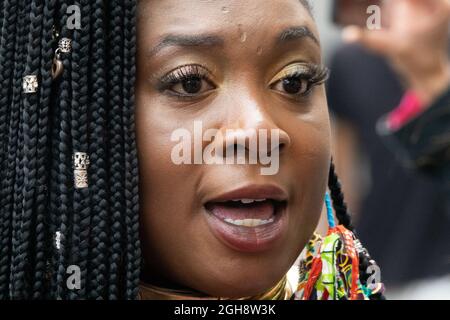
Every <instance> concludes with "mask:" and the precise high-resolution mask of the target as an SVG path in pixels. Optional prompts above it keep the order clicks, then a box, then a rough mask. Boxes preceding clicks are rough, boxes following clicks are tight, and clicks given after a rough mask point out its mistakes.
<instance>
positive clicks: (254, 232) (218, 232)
mask: <svg viewBox="0 0 450 320" xmlns="http://www.w3.org/2000/svg"><path fill="white" fill-rule="evenodd" d="M287 203H288V201H287V196H286V194H285V193H284V191H282V190H281V189H279V188H276V187H272V186H269V187H267V186H250V187H247V188H241V189H237V190H235V191H232V192H229V193H227V194H224V195H222V196H219V197H216V198H215V199H212V200H210V201H208V202H206V203H205V204H204V208H205V212H206V218H207V219H206V220H207V222H208V224H209V226H210V228H211V229H212V231H213V234H214V235H215V236H216V237H217V238H218V239H219V240H221V241H222V242H223V243H225V244H226V245H228V246H229V247H231V248H233V249H235V250H238V251H245V252H257V251H263V250H267V249H269V248H271V247H272V246H273V245H275V243H276V241H277V239H278V238H280V236H281V235H282V234H283V233H284V232H285V231H286V228H287V214H285V212H286V208H287Z"/></svg>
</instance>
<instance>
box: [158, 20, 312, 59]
mask: <svg viewBox="0 0 450 320" xmlns="http://www.w3.org/2000/svg"><path fill="white" fill-rule="evenodd" d="M303 38H309V39H311V40H313V41H314V43H316V44H317V45H320V42H319V40H318V39H317V38H316V36H315V35H314V33H313V32H312V31H311V30H310V29H309V28H308V27H306V26H297V27H289V28H287V29H284V30H283V31H282V32H280V33H279V35H278V37H277V38H276V39H277V40H276V41H277V43H280V44H281V43H284V42H289V41H292V40H299V39H303ZM224 43H225V40H224V39H223V38H221V37H219V36H217V35H209V34H206V35H182V34H169V35H167V36H165V37H164V38H163V39H162V40H161V42H159V43H158V45H156V46H155V47H153V48H152V49H151V50H150V51H149V56H152V55H155V54H156V53H158V52H159V51H161V50H162V49H164V48H166V47H217V46H223V45H224Z"/></svg>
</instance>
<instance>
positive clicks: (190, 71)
mask: <svg viewBox="0 0 450 320" xmlns="http://www.w3.org/2000/svg"><path fill="white" fill-rule="evenodd" d="M208 75H209V71H208V70H207V69H206V68H204V67H202V66H200V65H185V66H181V67H179V68H177V69H175V70H173V71H171V72H169V73H168V74H167V75H165V76H164V77H163V78H162V79H161V80H160V85H159V90H160V91H161V92H165V93H167V94H170V95H175V96H178V97H187V98H189V97H196V96H200V95H202V94H203V93H206V92H208V91H210V90H214V89H215V88H216V87H215V86H214V84H213V83H212V81H211V80H209V77H208Z"/></svg>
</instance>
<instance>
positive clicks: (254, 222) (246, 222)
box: [225, 218, 274, 227]
mask: <svg viewBox="0 0 450 320" xmlns="http://www.w3.org/2000/svg"><path fill="white" fill-rule="evenodd" d="M273 221H274V218H270V219H267V220H262V219H243V220H233V219H225V222H228V223H231V224H234V225H236V226H244V227H258V226H263V225H265V224H269V223H272V222H273Z"/></svg>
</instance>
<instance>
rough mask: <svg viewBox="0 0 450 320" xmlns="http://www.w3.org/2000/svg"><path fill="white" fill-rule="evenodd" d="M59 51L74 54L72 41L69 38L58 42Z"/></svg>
mask: <svg viewBox="0 0 450 320" xmlns="http://www.w3.org/2000/svg"><path fill="white" fill-rule="evenodd" d="M58 49H59V50H60V51H61V52H62V53H70V52H72V40H71V39H69V38H61V39H60V40H59V41H58Z"/></svg>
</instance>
